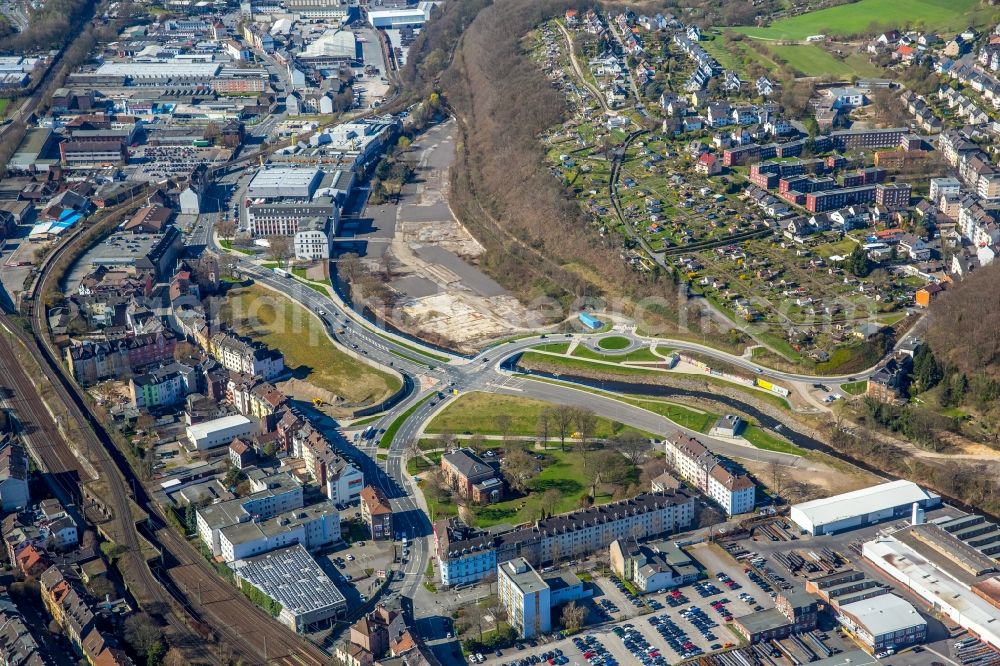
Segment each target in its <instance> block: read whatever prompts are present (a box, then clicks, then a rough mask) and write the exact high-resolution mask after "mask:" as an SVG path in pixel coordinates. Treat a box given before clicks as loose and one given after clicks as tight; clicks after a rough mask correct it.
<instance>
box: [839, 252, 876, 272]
mask: <svg viewBox="0 0 1000 666" xmlns="http://www.w3.org/2000/svg"><path fill="white" fill-rule="evenodd" d="M844 268H845V269H847V271H848V272H849V273H851V275H855V276H857V277H865V276H866V275H868V273H869V272H871V261H870V260H869V259H868V252H866V251H865V249H864V248H863V247H862V246H860V245H858V246H857V247H855V248H854V249H853V250H851V254H849V255H848V256H847V259H846V260H845V262H844Z"/></svg>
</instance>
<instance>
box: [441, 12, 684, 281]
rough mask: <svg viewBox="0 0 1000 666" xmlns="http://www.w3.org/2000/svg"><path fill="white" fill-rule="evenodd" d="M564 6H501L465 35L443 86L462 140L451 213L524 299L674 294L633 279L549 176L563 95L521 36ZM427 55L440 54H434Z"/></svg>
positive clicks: (485, 14)
mask: <svg viewBox="0 0 1000 666" xmlns="http://www.w3.org/2000/svg"><path fill="white" fill-rule="evenodd" d="M571 7H575V8H582V6H581V4H580V3H579V2H566V1H565V0H541V1H538V0H501V1H500V2H496V3H494V4H492V5H490V6H489V7H486V8H484V9H482V11H480V12H478V15H477V16H476V18H475V20H474V21H472V23H471V24H470V25H469V26H468V28H466V30H465V33H464V34H463V36H462V38H461V40H460V41H459V43H458V48H457V50H456V52H455V55H454V58H453V60H452V62H451V64H450V66H449V67H448V69H447V70H446V71H445V72H444V74H443V75H442V77H441V80H440V88H441V90H442V92H443V94H444V96H445V99H446V101H447V103H448V105H449V106H450V108H451V109H452V110H453V111H454V112H455V114H456V116H457V117H458V119H459V121H460V125H461V128H462V131H463V141H462V145H461V146H460V149H459V155H458V158H457V161H456V166H455V168H454V170H453V176H452V184H453V190H452V198H453V206H454V207H455V208H456V211H457V212H458V214H459V216H460V217H461V218H462V220H463V222H465V223H466V224H467V225H468V226H469V227H470V230H471V231H472V233H473V234H475V236H476V238H477V239H478V240H479V241H480V242H482V243H483V244H484V245H486V247H487V249H488V250H489V252H487V253H486V255H485V268H486V269H487V270H488V271H489V272H490V273H491V274H492V275H493V276H495V277H496V278H497V279H498V280H499V281H500V282H501V283H503V284H504V286H506V287H508V288H509V289H511V290H513V291H514V292H515V293H517V294H518V295H519V296H520V297H521V298H522V299H523V300H525V301H531V300H532V299H534V298H537V297H542V296H550V297H555V298H559V299H566V298H569V297H573V296H584V295H598V294H602V295H616V294H621V295H625V296H629V297H640V296H644V295H650V294H656V295H661V296H668V295H669V294H670V290H669V284H670V281H669V280H668V279H666V278H663V277H659V278H658V277H656V276H651V275H648V274H640V273H635V272H633V271H631V270H630V269H628V268H627V267H626V266H625V264H624V262H623V261H622V259H621V257H620V249H619V247H617V246H616V245H613V244H612V242H611V241H609V240H608V239H603V238H601V237H600V235H599V234H598V232H597V230H596V229H594V228H593V227H592V226H591V225H590V224H589V223H588V221H587V220H586V219H585V218H584V216H583V213H582V212H581V210H580V208H579V206H578V205H577V203H576V202H575V201H574V200H573V199H572V197H571V196H570V193H568V192H567V191H565V190H564V189H563V187H562V185H561V184H560V183H559V182H558V181H557V180H556V179H554V178H552V177H551V175H550V174H549V172H548V170H547V169H546V167H545V165H544V163H543V157H544V156H543V152H542V147H541V144H540V142H539V140H538V136H539V134H540V133H541V132H543V131H544V130H546V129H548V128H551V127H553V126H555V125H558V124H559V123H561V122H562V121H563V120H564V119H565V117H566V104H565V100H564V98H563V97H562V96H561V95H560V94H559V93H558V92H557V91H556V90H555V89H554V88H553V87H552V86H551V85H550V83H549V82H548V81H547V80H546V79H545V77H544V76H543V75H542V73H541V72H540V71H539V70H538V69H537V68H536V67H535V65H534V64H533V63H532V62H530V61H529V59H528V58H527V57H526V55H525V53H524V52H523V50H522V48H521V39H522V38H523V37H524V36H525V35H526V34H527V33H528V32H529V31H530V30H532V29H533V28H534V27H536V26H537V25H538V24H539V23H541V22H542V21H544V20H546V19H548V18H550V17H552V16H558V15H561V14H563V13H564V12H565V10H566V9H568V8H571ZM429 52H433V49H431V50H430V51H429Z"/></svg>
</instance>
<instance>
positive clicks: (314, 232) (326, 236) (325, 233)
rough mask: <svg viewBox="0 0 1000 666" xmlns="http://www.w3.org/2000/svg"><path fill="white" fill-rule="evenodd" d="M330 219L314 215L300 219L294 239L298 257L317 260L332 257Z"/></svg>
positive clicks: (294, 249)
mask: <svg viewBox="0 0 1000 666" xmlns="http://www.w3.org/2000/svg"><path fill="white" fill-rule="evenodd" d="M330 228H331V227H330V220H329V219H327V218H323V217H319V216H314V217H305V218H302V219H301V220H300V221H299V225H298V230H297V231H296V232H295V235H294V237H293V239H292V249H293V251H294V253H295V258H296V259H304V260H307V261H316V260H319V259H329V258H330V239H331V237H332V235H331V234H330V233H329V230H330Z"/></svg>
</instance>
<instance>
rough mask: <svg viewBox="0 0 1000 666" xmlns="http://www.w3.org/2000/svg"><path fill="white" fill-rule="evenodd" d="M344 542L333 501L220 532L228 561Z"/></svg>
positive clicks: (248, 522) (242, 524)
mask: <svg viewBox="0 0 1000 666" xmlns="http://www.w3.org/2000/svg"><path fill="white" fill-rule="evenodd" d="M337 541H340V513H339V512H338V511H337V510H336V509H335V508H334V507H333V505H332V504H330V503H329V502H321V503H319V504H314V505H312V506H307V507H304V508H301V509H293V510H291V511H288V512H285V513H280V514H278V515H277V516H274V517H273V518H270V519H268V520H249V521H247V522H238V523H235V524H233V525H229V526H228V527H223V528H222V529H221V530H220V531H219V546H220V549H221V553H222V557H223V558H224V559H225V560H226V562H235V561H236V560H242V559H245V558H247V557H253V556H255V555H261V554H263V553H267V552H270V551H272V550H277V549H278V548H285V547H286V546H291V545H294V544H297V543H298V544H302V545H303V546H304V547H305V549H306V550H316V549H318V548H322V547H324V546H329V545H331V544H333V543H336V542H337Z"/></svg>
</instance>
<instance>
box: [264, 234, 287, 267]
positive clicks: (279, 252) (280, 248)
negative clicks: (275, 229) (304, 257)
mask: <svg viewBox="0 0 1000 666" xmlns="http://www.w3.org/2000/svg"><path fill="white" fill-rule="evenodd" d="M267 243H268V247H267V253H268V255H269V256H270V257H271V258H272V259H274V260H275V261H276V262H278V264H279V265H284V263H285V260H286V259H288V258H289V257H290V256H292V244H291V241H290V240H289V238H288V236H268V237H267Z"/></svg>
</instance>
